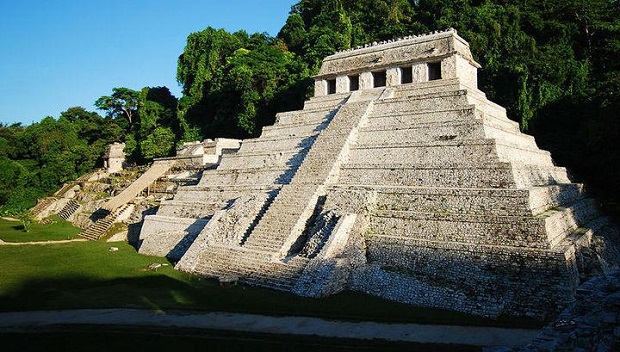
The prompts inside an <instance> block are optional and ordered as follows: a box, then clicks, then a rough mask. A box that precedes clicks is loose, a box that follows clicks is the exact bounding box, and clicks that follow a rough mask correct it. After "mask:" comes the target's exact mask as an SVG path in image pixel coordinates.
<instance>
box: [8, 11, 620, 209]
mask: <svg viewBox="0 0 620 352" xmlns="http://www.w3.org/2000/svg"><path fill="white" fill-rule="evenodd" d="M448 27H453V28H456V29H457V30H458V31H459V34H460V35H461V36H462V37H463V38H465V39H466V40H467V41H468V42H469V43H470V45H471V51H472V53H473V55H474V57H475V58H476V60H477V61H478V62H480V64H481V65H482V67H483V68H482V69H481V70H480V72H479V77H480V88H481V89H482V90H483V91H485V92H486V93H487V94H488V96H489V98H490V99H491V100H494V101H496V102H497V103H499V104H501V105H503V106H505V107H506V108H507V109H508V114H509V117H511V118H513V119H514V120H516V121H518V122H519V123H520V125H521V128H522V129H523V131H524V132H527V133H530V134H533V135H534V136H535V137H536V138H537V141H538V144H539V146H540V147H541V148H543V149H547V150H550V151H551V152H552V155H553V157H554V159H555V160H556V161H557V162H558V164H560V165H562V166H566V167H568V168H569V169H570V170H572V171H573V172H574V173H575V175H576V176H577V179H578V181H581V182H586V183H587V184H589V185H590V188H591V189H593V190H594V191H595V193H597V195H598V196H599V197H601V198H602V199H603V200H604V201H605V205H606V206H608V207H610V208H613V207H617V206H618V203H619V200H620V185H619V184H617V183H615V182H610V181H612V180H615V179H618V178H620V148H618V145H617V143H615V142H616V141H617V140H618V139H620V62H619V61H618V60H617V58H618V57H620V2H619V1H618V0H591V1H582V0H540V1H534V0H525V1H524V0H520V1H516V0H442V1H439V0H358V1H342V0H302V1H300V2H299V3H297V4H296V5H295V6H293V7H292V9H291V12H290V15H289V17H288V18H287V20H286V24H285V25H284V26H283V27H282V29H281V30H280V32H279V33H278V35H277V36H276V37H270V36H268V35H266V34H264V33H254V34H248V33H246V32H244V31H239V32H235V33H229V32H227V31H225V30H222V29H219V30H218V29H214V28H210V27H208V28H206V29H205V30H203V31H200V32H196V33H191V34H189V36H188V37H187V43H186V46H185V49H184V51H183V53H181V54H180V56H179V60H178V68H177V80H178V82H179V83H180V84H181V85H182V87H183V96H182V97H180V98H179V99H177V98H176V97H174V96H172V95H171V94H170V92H169V90H168V89H167V88H165V87H145V88H143V89H141V90H140V91H134V90H132V89H128V88H124V87H117V88H113V89H112V94H111V95H110V96H104V97H101V98H99V99H98V100H97V101H96V106H97V107H98V108H100V109H101V111H102V112H103V113H104V114H105V116H101V115H99V114H98V113H95V112H89V111H86V110H84V109H83V108H81V107H71V108H68V109H67V111H65V112H63V113H62V114H61V116H59V117H58V118H51V117H47V118H45V119H43V120H42V121H41V122H39V123H36V124H33V125H31V126H27V127H25V126H21V125H12V126H0V213H2V214H14V213H18V212H20V211H22V210H24V209H26V208H28V207H30V206H32V205H34V204H35V202H36V199H37V197H41V196H43V195H46V194H49V193H50V192H52V191H53V190H55V189H56V188H57V187H58V186H59V185H61V184H62V182H65V181H67V180H70V179H73V178H75V177H77V176H79V175H80V174H83V173H85V172H88V171H89V170H91V169H92V168H93V167H95V166H97V165H100V163H101V156H102V153H103V150H104V146H105V145H106V144H107V143H109V142H112V141H124V142H125V143H126V144H127V150H126V151H127V152H128V153H129V154H130V155H131V159H132V160H133V161H134V162H136V163H145V162H148V161H149V160H151V159H152V158H154V157H158V156H165V155H169V154H171V153H173V152H174V146H175V145H176V144H178V143H180V142H183V141H190V140H200V139H202V138H205V137H209V138H212V137H236V138H246V137H256V136H258V135H259V134H260V131H261V127H262V126H265V125H268V124H271V123H273V121H274V117H275V114H276V113H277V112H279V111H287V110H295V109H300V108H301V107H302V104H303V101H304V100H305V99H306V98H307V97H308V96H310V95H311V89H312V79H311V76H312V75H313V74H315V73H316V72H317V71H318V68H319V66H320V62H321V60H322V59H323V57H325V56H327V55H330V54H332V53H334V52H336V51H339V50H343V49H347V48H351V47H355V46H357V45H362V44H365V43H369V42H373V41H380V40H385V39H390V38H394V37H399V36H404V35H407V34H411V33H414V34H415V33H424V32H428V31H431V30H436V29H445V28H448Z"/></svg>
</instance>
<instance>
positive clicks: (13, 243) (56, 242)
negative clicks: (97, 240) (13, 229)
mask: <svg viewBox="0 0 620 352" xmlns="http://www.w3.org/2000/svg"><path fill="white" fill-rule="evenodd" d="M85 241H87V239H85V238H76V239H73V240H58V241H33V242H4V241H2V240H0V246H25V245H29V244H39V245H50V244H61V243H71V242H85Z"/></svg>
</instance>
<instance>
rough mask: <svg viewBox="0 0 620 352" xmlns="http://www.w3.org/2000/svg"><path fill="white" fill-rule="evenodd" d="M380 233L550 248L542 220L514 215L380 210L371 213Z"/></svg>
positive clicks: (376, 232) (372, 228)
mask: <svg viewBox="0 0 620 352" xmlns="http://www.w3.org/2000/svg"><path fill="white" fill-rule="evenodd" d="M370 230H371V231H372V233H374V234H377V235H389V236H395V237H411V238H415V239H421V240H431V241H446V242H458V243H467V244H480V245H502V246H511V247H524V246H525V247H528V248H541V249H544V248H548V247H549V242H548V241H547V235H546V233H545V228H544V221H543V219H538V218H534V217H529V218H528V217H515V216H484V215H466V214H446V215H443V214H442V215H441V216H439V215H438V214H436V213H415V212H395V211H381V212H378V213H377V214H373V215H371V216H370Z"/></svg>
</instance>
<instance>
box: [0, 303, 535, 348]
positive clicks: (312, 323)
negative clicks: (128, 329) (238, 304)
mask: <svg viewBox="0 0 620 352" xmlns="http://www.w3.org/2000/svg"><path fill="white" fill-rule="evenodd" d="M79 324H91V325H92V324H94V325H134V326H158V327H172V326H174V327H181V328H183V327H187V328H202V329H217V330H229V331H241V332H260V333H272V334H294V335H318V336H324V337H337V338H352V339H382V340H388V341H406V342H421V343H453V344H464V345H472V346H521V345H525V344H527V343H528V342H529V341H530V340H532V339H533V338H534V337H535V336H536V335H537V334H538V330H527V329H506V328H493V327H475V326H450V325H447V326H446V325H421V324H390V323H376V322H348V321H336V320H324V319H319V318H308V317H272V316H264V315H252V314H238V313H199V312H162V311H158V312H155V311H147V310H137V309H81V310H67V311H35V312H14V313H0V331H16V330H17V331H24V330H36V329H37V328H41V327H45V326H52V325H56V326H58V325H79Z"/></svg>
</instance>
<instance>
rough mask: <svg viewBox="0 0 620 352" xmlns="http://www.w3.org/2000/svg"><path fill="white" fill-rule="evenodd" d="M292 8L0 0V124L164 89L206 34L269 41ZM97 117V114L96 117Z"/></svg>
mask: <svg viewBox="0 0 620 352" xmlns="http://www.w3.org/2000/svg"><path fill="white" fill-rule="evenodd" d="M295 3H297V1H296V0H256V1H250V0H0V122H1V123H5V124H7V123H8V124H11V123H14V122H21V123H23V124H25V125H28V124H31V123H33V122H38V121H40V120H41V119H43V118H44V117H46V116H53V117H58V116H59V115H60V113H61V112H62V111H65V110H66V109H67V108H69V107H72V106H82V107H84V108H85V109H87V110H91V111H92V110H95V108H94V106H93V103H94V102H95V100H97V98H99V97H100V96H102V95H110V94H111V93H112V88H114V87H127V88H131V89H135V90H138V89H141V88H142V87H145V86H151V87H155V86H166V87H168V88H169V89H170V91H171V92H172V94H173V95H175V96H177V97H180V96H181V93H180V88H179V86H178V84H177V82H176V66H177V58H178V57H179V55H180V54H181V53H182V52H183V48H184V47H185V40H186V38H187V35H188V34H190V33H192V32H196V31H200V30H202V29H205V28H206V27H208V26H211V27H214V28H224V29H226V30H228V31H231V32H234V31H237V30H239V29H244V30H246V31H247V32H248V33H254V32H267V33H268V34H270V35H272V36H275V35H276V34H277V33H278V31H279V30H280V28H281V27H282V26H283V25H284V23H285V21H286V17H287V15H288V12H289V11H290V8H291V6H292V5H293V4H295ZM100 113H101V112H100Z"/></svg>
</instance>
